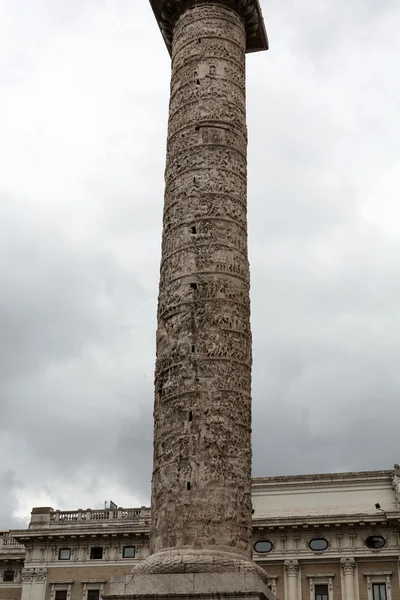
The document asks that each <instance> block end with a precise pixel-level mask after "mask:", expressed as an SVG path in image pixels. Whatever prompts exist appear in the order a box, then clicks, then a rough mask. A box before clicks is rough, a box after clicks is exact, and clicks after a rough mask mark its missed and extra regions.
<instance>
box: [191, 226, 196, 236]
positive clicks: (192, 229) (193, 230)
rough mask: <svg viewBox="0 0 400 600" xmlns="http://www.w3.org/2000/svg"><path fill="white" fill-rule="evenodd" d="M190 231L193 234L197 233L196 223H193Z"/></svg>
mask: <svg viewBox="0 0 400 600" xmlns="http://www.w3.org/2000/svg"><path fill="white" fill-rule="evenodd" d="M190 231H191V232H192V233H193V234H195V233H197V229H196V225H192V227H191V228H190Z"/></svg>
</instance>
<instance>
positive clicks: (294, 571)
mask: <svg viewBox="0 0 400 600" xmlns="http://www.w3.org/2000/svg"><path fill="white" fill-rule="evenodd" d="M285 570H286V572H287V574H288V576H289V577H297V575H298V573H299V570H300V565H299V561H298V560H285Z"/></svg>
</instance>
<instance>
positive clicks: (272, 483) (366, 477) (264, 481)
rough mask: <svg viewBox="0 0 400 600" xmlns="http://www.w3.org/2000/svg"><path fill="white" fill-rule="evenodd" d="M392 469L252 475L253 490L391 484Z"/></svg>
mask: <svg viewBox="0 0 400 600" xmlns="http://www.w3.org/2000/svg"><path fill="white" fill-rule="evenodd" d="M393 473H394V472H393V470H385V471H354V472H350V473H318V474H310V475H281V476H278V477H253V480H252V489H253V492H254V491H257V489H258V488H262V487H268V488H269V489H271V488H272V489H275V488H285V487H296V486H302V487H320V486H324V487H325V486H328V487H335V486H342V485H346V486H348V485H349V484H354V485H360V484H364V483H368V485H371V483H377V484H379V483H380V484H382V482H385V483H388V484H389V485H390V486H391V485H392V479H393Z"/></svg>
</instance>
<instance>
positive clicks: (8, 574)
mask: <svg viewBox="0 0 400 600" xmlns="http://www.w3.org/2000/svg"><path fill="white" fill-rule="evenodd" d="M14 575H15V573H14V571H4V572H3V581H14Z"/></svg>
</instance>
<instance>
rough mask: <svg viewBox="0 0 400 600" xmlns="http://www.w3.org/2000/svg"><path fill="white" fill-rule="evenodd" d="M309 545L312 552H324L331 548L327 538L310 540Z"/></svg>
mask: <svg viewBox="0 0 400 600" xmlns="http://www.w3.org/2000/svg"><path fill="white" fill-rule="evenodd" d="M308 545H309V547H310V548H311V550H314V551H315V552H323V551H324V550H326V549H327V547H328V546H329V544H328V541H327V540H326V539H325V538H314V539H313V540H310V543H309V544H308Z"/></svg>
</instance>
